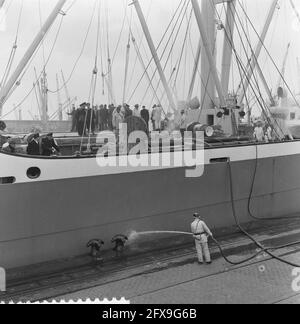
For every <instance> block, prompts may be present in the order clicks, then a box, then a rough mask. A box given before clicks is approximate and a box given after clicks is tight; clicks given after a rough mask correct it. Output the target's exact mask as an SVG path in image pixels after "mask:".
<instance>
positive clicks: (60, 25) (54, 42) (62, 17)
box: [2, 15, 65, 118]
mask: <svg viewBox="0 0 300 324" xmlns="http://www.w3.org/2000/svg"><path fill="white" fill-rule="evenodd" d="M64 17H65V16H64V15H62V16H61V21H60V23H59V26H58V30H57V33H56V35H55V39H54V41H53V45H52V48H51V50H50V53H49V55H48V58H47V60H46V63H45V65H46V66H47V65H48V63H49V61H50V59H51V56H52V53H53V51H54V48H55V45H56V43H57V40H58V36H59V33H60V30H61V27H62V23H63V20H64ZM45 36H46V35H45ZM40 48H41V44H40V45H39V47H38V49H37V51H36V52H35V54H34V55H33V56H32V58H31V60H30V62H29V63H28V65H27V67H26V68H25V70H24V72H23V74H22V75H21V77H20V78H19V81H18V82H17V83H16V84H15V86H14V87H13V88H12V90H11V91H10V93H9V96H10V95H11V94H12V93H13V92H14V91H15V90H16V88H17V87H18V86H19V84H20V83H21V80H22V79H23V78H24V76H25V74H26V73H27V71H28V69H29V67H30V65H31V63H32V61H33V60H34V58H35V56H36V55H37V53H38V52H39V49H40ZM43 70H44V67H43V69H42V71H41V73H40V74H39V76H38V79H37V81H35V82H34V83H33V86H32V88H31V89H30V90H29V92H28V93H27V94H26V95H25V96H24V97H23V99H22V100H21V101H20V102H19V103H18V104H17V105H16V106H14V108H13V109H12V110H10V111H9V112H7V113H6V114H4V115H3V116H2V118H5V117H7V116H9V115H10V114H11V113H13V112H14V111H16V109H18V108H19V107H21V106H22V105H23V103H24V102H25V101H26V100H27V99H28V98H29V96H30V95H31V94H32V92H33V90H34V88H35V87H36V85H37V83H38V81H39V79H40V78H41V76H42V74H43ZM48 91H49V90H48Z"/></svg>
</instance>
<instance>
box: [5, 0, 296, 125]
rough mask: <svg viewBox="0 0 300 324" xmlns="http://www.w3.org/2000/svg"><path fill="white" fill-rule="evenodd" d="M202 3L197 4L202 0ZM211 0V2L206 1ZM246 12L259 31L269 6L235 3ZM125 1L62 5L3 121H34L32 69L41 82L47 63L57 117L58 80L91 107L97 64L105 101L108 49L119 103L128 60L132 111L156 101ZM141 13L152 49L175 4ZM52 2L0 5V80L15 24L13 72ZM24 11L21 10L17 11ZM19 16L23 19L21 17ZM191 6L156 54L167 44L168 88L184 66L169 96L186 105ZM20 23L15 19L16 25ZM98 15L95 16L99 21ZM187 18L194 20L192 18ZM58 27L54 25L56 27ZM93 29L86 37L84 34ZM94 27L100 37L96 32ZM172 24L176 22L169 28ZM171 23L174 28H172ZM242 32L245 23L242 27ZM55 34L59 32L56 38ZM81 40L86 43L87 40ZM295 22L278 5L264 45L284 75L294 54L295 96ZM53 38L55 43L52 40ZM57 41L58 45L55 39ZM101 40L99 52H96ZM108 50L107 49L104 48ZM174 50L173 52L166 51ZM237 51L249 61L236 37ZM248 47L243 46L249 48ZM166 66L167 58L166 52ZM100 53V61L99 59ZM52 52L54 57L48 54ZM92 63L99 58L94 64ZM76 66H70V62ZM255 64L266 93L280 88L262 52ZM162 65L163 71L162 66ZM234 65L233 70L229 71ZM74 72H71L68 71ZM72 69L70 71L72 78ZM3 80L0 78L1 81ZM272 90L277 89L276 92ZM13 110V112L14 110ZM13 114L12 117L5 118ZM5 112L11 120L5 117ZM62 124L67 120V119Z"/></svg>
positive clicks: (145, 52) (149, 6)
mask: <svg viewBox="0 0 300 324" xmlns="http://www.w3.org/2000/svg"><path fill="white" fill-rule="evenodd" d="M200 1H201V0H200ZM206 1H211V0H206ZM239 1H240V3H241V4H242V5H243V6H244V8H245V9H246V11H247V14H248V16H249V17H250V19H251V21H252V23H253V25H254V26H255V28H256V30H257V31H258V32H260V31H261V29H262V26H263V23H264V21H265V17H266V15H267V12H268V8H269V7H270V4H271V0H239ZM130 2H131V1H130V0H129V1H127V0H75V1H74V0H68V1H67V3H66V4H65V6H64V11H66V12H67V14H66V15H65V16H63V17H62V16H59V17H58V18H57V19H56V21H55V23H54V24H53V26H52V28H51V30H50V31H49V33H48V34H47V35H46V38H45V40H44V42H43V46H41V47H40V48H39V49H38V51H37V52H36V54H35V56H34V58H33V59H32V61H31V62H30V64H29V65H28V66H27V68H26V73H25V75H24V77H23V79H22V82H21V85H20V86H19V87H18V88H17V89H16V90H15V91H14V92H13V93H12V95H11V96H10V98H9V99H8V101H7V102H6V104H5V106H4V110H3V115H4V116H6V117H5V118H6V119H15V118H17V112H18V111H19V110H21V111H22V116H23V119H31V118H32V116H37V115H38V106H37V100H36V95H35V91H33V90H32V89H33V83H34V82H35V80H36V76H35V69H36V71H37V72H36V73H37V75H38V76H40V73H41V71H42V70H43V66H44V62H46V63H47V64H46V72H47V77H48V88H49V90H50V91H51V92H50V93H49V115H50V116H51V117H52V118H56V117H57V115H56V112H57V108H58V102H65V101H66V99H67V96H66V89H65V88H64V87H62V85H63V81H62V74H61V71H63V74H64V76H65V79H67V80H68V82H67V91H68V93H69V95H70V97H71V98H72V99H75V98H76V99H77V101H76V104H80V103H81V102H87V101H92V100H93V99H92V98H93V95H92V94H93V91H91V89H92V87H91V80H92V76H93V74H92V71H93V69H94V66H95V61H97V67H98V71H99V72H98V79H97V84H96V87H95V94H94V102H95V104H101V103H108V100H109V99H108V90H107V85H106V82H107V78H106V79H105V80H106V81H105V80H103V78H102V77H101V73H102V72H103V73H104V74H107V71H108V67H107V57H108V54H107V52H108V49H109V51H110V57H111V59H113V65H112V79H113V88H112V89H113V92H114V96H115V100H116V103H120V104H121V103H122V101H123V89H124V79H125V67H126V57H127V59H128V77H127V83H126V91H125V101H126V102H128V103H129V104H131V105H134V104H135V103H139V104H145V105H147V106H150V105H151V104H153V103H154V101H155V99H154V100H153V92H152V91H151V89H149V88H148V84H149V82H148V80H147V77H146V76H144V78H143V79H142V81H141V82H139V81H140V80H141V76H142V74H143V71H144V69H143V64H144V65H147V64H148V62H149V59H150V57H151V55H150V52H149V49H148V47H147V43H146V41H145V38H144V37H143V33H142V29H141V27H140V24H139V21H138V18H137V15H136V12H135V10H134V8H133V6H128V4H130ZM294 2H295V5H296V7H297V8H298V9H299V12H300V0H294ZM140 3H141V6H142V9H143V11H144V14H145V16H146V18H147V22H148V26H149V29H150V32H151V35H152V37H153V41H154V43H155V45H156V46H157V45H158V44H159V42H160V40H161V37H162V36H163V34H164V31H165V30H166V28H167V26H168V24H169V22H170V20H171V18H172V16H173V14H174V12H175V10H176V8H177V7H178V5H179V3H180V0H140ZM55 4H56V0H51V1H50V0H5V4H4V7H3V9H2V11H1V13H0V42H1V52H0V77H1V78H0V79H2V76H3V74H4V71H5V67H6V66H7V63H8V58H9V55H10V52H11V49H12V45H13V43H14V41H15V38H16V31H17V26H18V22H19V23H20V27H19V32H18V41H17V45H18V47H17V51H16V55H15V57H14V61H13V64H12V70H11V72H12V71H13V70H14V68H15V67H16V66H17V64H18V62H19V61H20V60H21V58H22V56H23V55H24V53H25V51H26V50H27V48H28V47H29V46H30V44H31V42H32V40H33V39H34V37H35V35H36V34H37V33H38V31H39V29H40V26H41V22H42V23H43V22H44V21H45V19H46V18H47V17H48V15H49V14H50V12H51V10H52V9H53V7H54V5H55ZM21 8H22V9H21ZM20 12H21V15H20ZM218 13H219V15H220V18H221V20H224V7H223V5H220V6H218ZM190 14H191V8H190V7H188V9H187V11H186V15H185V16H182V17H183V21H182V28H181V29H180V31H179V32H178V36H177V38H176V37H175V36H174V35H173V36H172V37H171V38H170V43H167V39H168V37H167V38H165V40H164V42H163V43H162V45H161V47H160V49H159V51H158V53H159V55H162V50H163V48H164V46H165V45H166V46H167V44H168V46H167V51H166V53H165V55H164V56H163V59H162V64H163V66H166V69H165V74H166V76H167V79H168V80H170V84H171V85H174V84H175V82H174V80H175V75H176V73H177V72H176V73H174V72H172V71H173V68H174V67H175V66H177V65H176V64H177V62H178V61H179V59H180V57H181V56H182V59H181V65H180V67H179V68H178V75H177V78H176V80H177V82H176V87H174V89H175V90H174V91H175V92H176V95H177V98H178V100H183V99H185V98H186V96H187V92H188V87H189V82H190V78H191V71H192V68H193V57H194V53H195V52H196V48H197V44H198V41H199V31H198V29H197V26H196V22H195V19H194V16H193V15H191V16H190ZM239 16H240V19H241V21H242V22H244V23H245V22H246V18H245V16H244V15H243V13H242V12H241V11H240V13H239ZM19 17H20V20H19ZM98 17H99V18H98ZM190 17H191V18H190ZM61 19H63V20H62V24H61V28H60V29H59V25H60V23H61ZM189 19H191V25H190V26H191V27H190V31H189V35H188V41H187V44H188V45H187V46H186V48H185V49H184V50H182V44H183V41H184V38H185V35H186V26H187V24H188V21H189ZM89 24H90V29H89V33H87V30H88V26H89ZM98 24H99V26H100V27H99V32H98ZM173 25H174V24H173ZM173 25H172V26H173ZM245 26H246V23H245ZM129 27H131V30H132V33H133V35H134V37H135V39H136V44H137V45H136V47H137V48H139V52H140V53H141V57H142V60H143V63H141V62H140V60H139V59H138V58H137V51H136V49H135V46H134V45H133V44H132V43H131V48H130V51H129V52H128V54H127V50H126V48H127V43H128V36H129ZM248 28H249V38H250V40H251V44H252V46H253V47H255V44H256V43H257V37H256V35H255V32H254V31H253V30H252V29H251V28H250V27H249V26H248ZM58 30H59V33H58ZM86 35H88V36H87V39H86V42H84V39H85V36H86ZM299 36H300V23H299V22H298V20H297V17H296V15H295V13H294V12H293V10H292V8H291V6H290V3H289V0H281V1H279V6H278V8H277V9H276V13H275V15H274V19H273V22H272V25H271V26H270V30H269V33H268V36H267V39H266V42H265V45H266V47H267V48H268V50H269V52H270V53H271V55H272V58H273V59H274V61H275V62H276V64H277V66H278V67H279V69H281V66H282V62H283V58H284V55H285V52H286V48H287V45H288V43H289V42H291V49H290V53H289V57H288V63H287V67H286V80H287V83H288V84H289V85H290V88H291V89H292V91H293V92H295V93H299V92H300V76H299V73H298V71H297V64H296V59H297V57H298V56H299V57H300V42H299ZM56 37H57V39H56ZM222 37H223V36H222V31H218V34H217V41H216V50H217V53H218V60H217V62H218V70H219V71H220V62H221V53H222ZM55 39H56V41H55ZM97 39H98V51H97V50H96V48H97ZM108 44H109V46H108ZM172 44H174V47H173V48H172V51H171V46H172ZM235 44H236V49H237V51H238V52H240V53H241V54H240V55H241V57H243V60H244V61H245V60H246V57H245V55H244V54H243V48H242V43H241V42H239V39H238V37H237V36H236V39H235ZM246 46H247V47H248V45H247V44H246ZM169 51H171V53H170V55H169V60H168V63H166V57H167V56H168V54H167V53H168V52H169ZM96 53H98V55H96ZM50 54H51V55H50ZM96 57H97V59H96ZM76 61H78V62H77V64H75V62H76ZM260 63H261V67H262V68H263V71H264V73H265V76H266V79H267V80H268V83H269V84H270V87H271V88H272V89H273V90H274V89H275V88H276V84H277V82H278V77H279V75H278V72H277V70H276V69H275V68H274V66H273V64H272V63H271V60H270V59H269V57H268V55H267V53H266V52H265V51H263V52H262V54H261V56H260ZM165 64H166V65H165ZM234 65H235V64H233V66H234ZM154 69H155V67H154V65H153V64H151V65H150V68H149V74H150V76H152V73H153V71H154ZM73 70H74V71H73ZM72 71H73V73H71V72H72ZM56 75H58V79H59V85H60V87H59V88H60V91H59V95H58V94H57V93H55V91H56V90H57V81H56ZM0 81H1V80H0ZM158 82H159V80H158V77H157V75H155V77H154V81H153V84H154V85H155V87H156V85H157V84H158ZM238 84H239V75H238V74H237V71H234V67H233V71H232V80H231V82H230V90H232V91H234V90H235V89H236V88H237V86H238ZM200 85H201V79H200V77H198V80H197V81H196V86H195V91H194V92H195V93H194V95H195V96H196V95H197V96H200ZM274 91H275V92H276V90H274ZM157 92H158V96H159V97H160V98H163V99H162V100H163V101H164V100H166V99H165V97H163V89H162V88H161V86H159V87H158V91H157ZM14 105H15V106H17V109H16V111H15V112H16V113H15V112H11V111H12V110H13V109H14ZM10 112H11V113H10ZM9 113H10V114H9ZM64 117H65V118H66V114H65V115H64Z"/></svg>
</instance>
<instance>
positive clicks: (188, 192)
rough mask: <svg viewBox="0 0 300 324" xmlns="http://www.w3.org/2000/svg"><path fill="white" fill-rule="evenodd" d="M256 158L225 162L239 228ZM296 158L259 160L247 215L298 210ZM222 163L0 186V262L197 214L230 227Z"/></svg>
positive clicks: (185, 221) (173, 226)
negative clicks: (195, 172) (195, 169)
mask: <svg viewBox="0 0 300 324" xmlns="http://www.w3.org/2000/svg"><path fill="white" fill-rule="evenodd" d="M255 165H256V161H255V159H252V160H246V161H236V162H233V163H232V170H233V184H234V196H235V200H236V207H237V213H238V215H239V218H240V220H241V222H248V221H250V218H249V215H248V212H247V202H248V198H249V195H250V190H251V184H252V179H253V175H254V171H255ZM299 166H300V154H295V155H290V156H286V157H285V156H279V157H271V158H262V159H259V161H258V170H257V175H256V181H255V186H254V194H253V199H252V209H253V213H254V214H255V215H257V216H259V217H264V218H266V217H277V216H282V215H287V214H294V213H297V212H299V211H300V172H299V168H300V167H299ZM229 183H230V179H229V169H228V165H227V163H212V164H208V165H206V166H205V172H204V175H203V176H202V177H200V178H186V177H185V169H184V168H180V169H164V170H152V171H142V172H134V173H123V174H115V175H113V174H112V175H99V176H93V177H81V178H69V179H61V180H51V181H41V182H31V183H20V184H15V185H2V186H0V206H1V214H0V260H1V266H2V267H7V268H10V267H16V266H20V265H26V264H34V263H38V262H43V261H48V260H52V259H56V258H62V257H69V256H75V255H80V254H83V253H86V252H87V250H86V243H87V242H88V241H89V240H90V239H92V238H101V239H103V240H104V241H105V242H106V248H110V240H111V238H112V237H113V236H114V235H116V234H120V233H128V232H129V231H131V230H136V231H140V230H141V231H147V230H179V231H189V228H190V223H191V221H192V218H191V215H192V213H193V212H194V211H195V210H196V211H199V212H200V213H202V214H203V215H204V216H205V219H206V221H207V223H208V224H209V225H210V226H211V227H212V229H218V228H223V227H229V226H232V225H234V219H233V215H232V209H231V200H230V191H229Z"/></svg>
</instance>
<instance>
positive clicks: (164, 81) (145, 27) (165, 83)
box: [133, 0, 176, 112]
mask: <svg viewBox="0 0 300 324" xmlns="http://www.w3.org/2000/svg"><path fill="white" fill-rule="evenodd" d="M133 5H134V6H135V10H136V12H137V15H138V17H139V20H140V23H141V25H142V29H143V31H144V34H145V37H146V39H147V43H148V46H149V49H150V51H151V54H152V57H153V60H154V62H155V64H156V68H157V70H158V73H159V76H160V79H161V82H162V84H163V87H164V89H165V92H166V94H167V97H168V101H169V105H170V107H171V109H172V110H173V112H175V111H176V104H175V101H174V97H173V94H172V92H171V89H170V87H169V84H168V81H167V78H166V76H165V74H164V71H163V68H162V65H161V62H160V60H159V57H158V55H157V52H156V49H155V45H154V42H153V39H152V37H151V34H150V31H149V28H148V25H147V22H146V19H145V16H144V14H143V11H142V8H141V5H140V3H139V1H138V0H134V1H133Z"/></svg>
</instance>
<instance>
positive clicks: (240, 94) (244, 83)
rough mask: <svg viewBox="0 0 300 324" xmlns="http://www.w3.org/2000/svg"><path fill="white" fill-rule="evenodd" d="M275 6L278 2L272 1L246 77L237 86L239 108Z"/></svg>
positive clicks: (256, 64)
mask: <svg viewBox="0 0 300 324" xmlns="http://www.w3.org/2000/svg"><path fill="white" fill-rule="evenodd" d="M277 4H278V0H273V2H272V4H271V7H270V10H269V12H268V16H267V18H266V22H265V25H264V28H263V31H262V33H261V36H260V39H259V41H258V44H257V46H256V50H255V51H254V52H253V53H252V56H251V59H250V61H249V63H248V67H247V70H246V77H245V78H244V79H243V80H242V81H241V84H240V85H239V88H238V91H237V93H238V98H239V99H238V100H239V106H241V105H242V103H243V101H244V98H245V96H246V93H247V90H248V88H249V86H250V83H251V79H252V76H253V74H254V71H255V69H256V67H257V66H258V58H259V56H260V53H261V50H262V48H263V46H264V42H265V39H266V36H267V34H268V31H269V28H270V25H271V22H272V20H273V16H274V13H275V9H276V7H277Z"/></svg>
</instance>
